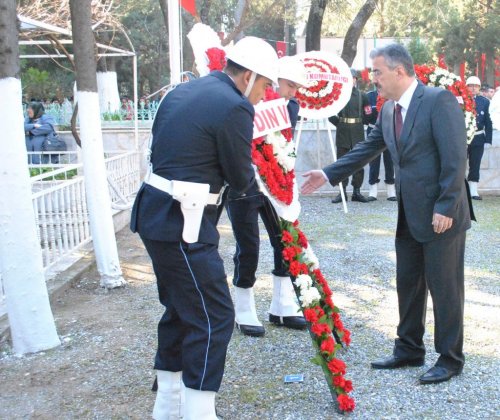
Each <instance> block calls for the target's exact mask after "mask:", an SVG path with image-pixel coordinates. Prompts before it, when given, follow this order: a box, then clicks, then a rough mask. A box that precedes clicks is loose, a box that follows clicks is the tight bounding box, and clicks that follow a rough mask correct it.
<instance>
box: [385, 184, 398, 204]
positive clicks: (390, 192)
mask: <svg viewBox="0 0 500 420" xmlns="http://www.w3.org/2000/svg"><path fill="white" fill-rule="evenodd" d="M385 185H386V186H387V199H388V200H389V201H396V200H397V199H396V187H395V186H394V184H385Z"/></svg>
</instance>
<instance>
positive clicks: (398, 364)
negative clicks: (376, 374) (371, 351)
mask: <svg viewBox="0 0 500 420" xmlns="http://www.w3.org/2000/svg"><path fill="white" fill-rule="evenodd" d="M371 365H372V368H373V369H398V368H402V367H405V366H423V365H424V358H423V357H418V358H417V359H401V358H399V357H396V356H390V357H388V358H386V359H379V360H375V361H374V362H372V363H371Z"/></svg>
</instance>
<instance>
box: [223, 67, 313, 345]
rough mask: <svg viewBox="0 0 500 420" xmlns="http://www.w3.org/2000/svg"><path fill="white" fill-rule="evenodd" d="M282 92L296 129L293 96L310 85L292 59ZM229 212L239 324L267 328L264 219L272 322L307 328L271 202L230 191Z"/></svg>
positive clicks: (253, 330)
mask: <svg viewBox="0 0 500 420" xmlns="http://www.w3.org/2000/svg"><path fill="white" fill-rule="evenodd" d="M279 63H280V65H279V89H278V93H279V94H280V96H281V97H283V98H285V99H286V100H288V104H287V109H288V113H289V116H290V122H291V125H292V127H295V124H296V123H297V118H298V113H299V104H298V102H297V100H296V99H295V98H294V96H295V93H296V91H297V88H298V87H300V86H302V85H305V84H306V83H307V81H306V73H305V68H304V66H303V64H302V63H301V62H300V61H299V60H298V59H295V58H293V57H283V58H281V59H280V60H279ZM226 209H227V214H228V216H229V218H230V220H231V225H232V228H233V232H234V237H235V239H236V252H235V254H234V257H233V261H234V277H233V285H234V299H235V312H236V326H237V328H238V329H239V330H240V331H241V332H242V333H243V334H245V335H249V336H253V337H261V336H263V335H264V334H265V329H264V326H263V325H262V323H261V322H260V321H259V319H258V317H257V311H256V309H255V299H254V294H253V286H254V284H255V281H256V277H255V272H256V271H257V265H258V262H259V244H260V237H259V215H260V217H261V219H262V221H263V222H264V226H265V227H266V230H267V232H268V234H269V239H270V241H271V245H272V247H273V252H274V270H273V298H272V302H271V307H270V309H269V321H270V322H272V323H274V324H276V325H280V326H285V327H288V328H292V329H298V330H303V329H305V328H306V322H305V319H304V317H303V316H302V314H301V312H300V307H299V306H298V304H297V302H296V300H297V299H296V297H295V292H294V290H293V285H292V282H291V281H290V276H289V274H288V271H287V270H286V268H285V266H284V264H283V256H282V251H283V248H282V246H281V229H280V226H279V223H278V222H277V216H276V212H275V210H274V208H273V206H272V204H271V202H270V200H269V199H268V198H267V197H266V196H265V195H264V193H262V192H261V191H260V190H259V186H258V185H257V184H254V185H253V186H252V187H251V188H250V190H248V191H247V192H246V193H245V194H241V193H240V192H238V191H234V190H232V189H230V190H229V194H228V201H227V205H226Z"/></svg>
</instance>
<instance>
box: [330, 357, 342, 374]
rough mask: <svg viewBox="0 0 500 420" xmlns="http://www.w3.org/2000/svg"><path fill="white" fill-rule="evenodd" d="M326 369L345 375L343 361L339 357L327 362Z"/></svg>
mask: <svg viewBox="0 0 500 420" xmlns="http://www.w3.org/2000/svg"><path fill="white" fill-rule="evenodd" d="M328 369H329V370H330V372H332V373H340V374H341V375H345V363H344V362H343V361H342V360H339V359H332V360H330V361H329V362H328Z"/></svg>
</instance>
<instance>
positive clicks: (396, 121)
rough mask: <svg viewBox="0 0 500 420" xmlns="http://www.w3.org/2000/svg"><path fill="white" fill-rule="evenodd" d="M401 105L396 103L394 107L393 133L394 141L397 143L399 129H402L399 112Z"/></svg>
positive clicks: (399, 134)
mask: <svg viewBox="0 0 500 420" xmlns="http://www.w3.org/2000/svg"><path fill="white" fill-rule="evenodd" d="M401 108H402V107H401V105H399V104H396V107H395V109H394V134H395V135H396V143H399V138H400V137H401V131H402V130H403V115H402V114H401Z"/></svg>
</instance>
